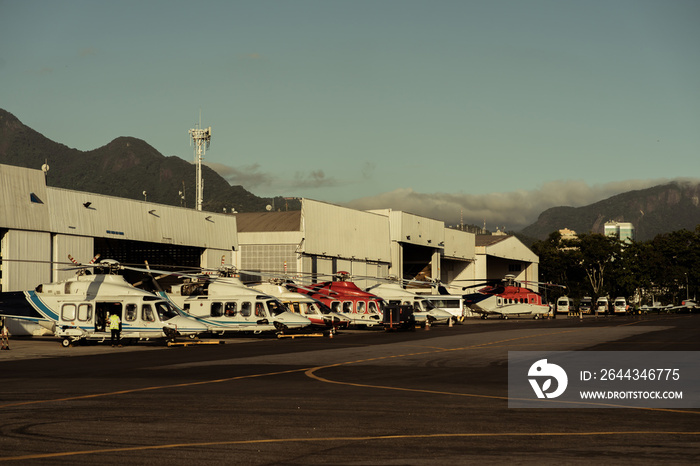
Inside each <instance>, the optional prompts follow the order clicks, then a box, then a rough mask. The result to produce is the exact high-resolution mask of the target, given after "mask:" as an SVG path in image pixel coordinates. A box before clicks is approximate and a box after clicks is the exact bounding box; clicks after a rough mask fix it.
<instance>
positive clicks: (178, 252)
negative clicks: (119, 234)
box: [94, 238, 205, 291]
mask: <svg viewBox="0 0 700 466" xmlns="http://www.w3.org/2000/svg"><path fill="white" fill-rule="evenodd" d="M94 251H95V255H97V254H99V255H100V259H99V260H103V259H112V260H115V261H117V262H119V263H120V264H123V265H129V266H133V267H136V268H139V267H140V268H145V267H146V261H148V266H149V267H151V268H153V269H155V270H165V271H176V270H177V271H187V270H191V271H192V273H198V272H199V271H200V269H199V267H200V266H201V264H202V254H203V253H204V251H205V250H204V249H203V248H200V247H194V246H179V245H173V244H162V243H149V242H144V241H131V240H120V239H114V238H95V239H94ZM122 274H123V275H124V278H125V279H126V280H127V281H128V282H129V283H136V282H138V281H142V280H144V275H146V274H144V273H143V272H138V271H133V270H124V271H123V272H122ZM153 275H154V276H160V275H161V274H160V273H157V272H155V273H154V274H153ZM178 281H179V280H178V278H177V277H162V278H159V280H158V284H159V285H160V286H161V287H165V286H168V285H172V284H175V283H177V282H178ZM143 287H144V288H152V289H151V291H154V290H155V289H156V286H155V285H153V284H152V283H149V282H148V281H147V280H146V281H144V286H143Z"/></svg>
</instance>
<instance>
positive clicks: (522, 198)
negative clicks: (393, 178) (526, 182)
mask: <svg viewBox="0 0 700 466" xmlns="http://www.w3.org/2000/svg"><path fill="white" fill-rule="evenodd" d="M669 181H670V180H667V179H656V180H627V181H617V182H614V183H606V184H602V185H594V186H589V185H587V184H586V183H585V182H583V181H572V180H564V181H551V182H548V183H545V184H544V185H542V186H541V187H540V188H539V189H536V190H531V191H525V190H521V191H512V192H505V193H492V194H479V195H475V194H464V193H456V194H449V193H433V194H426V193H419V192H416V191H414V190H413V189H411V188H402V189H396V190H394V191H390V192H386V193H382V194H379V195H377V196H372V197H363V198H360V199H356V200H353V201H350V202H347V203H345V204H343V205H345V206H347V207H350V208H353V209H358V210H371V209H387V208H390V209H393V210H401V211H404V212H410V213H413V214H416V215H421V216H424V217H428V218H433V219H436V220H442V221H444V222H445V223H446V224H447V225H456V224H459V223H460V218H462V219H463V221H464V223H465V224H473V225H479V226H482V225H483V223H484V222H486V227H487V228H491V229H493V228H495V227H497V226H500V227H506V228H507V229H508V230H516V231H517V230H520V229H522V228H524V227H526V226H528V225H530V224H532V223H534V222H535V221H536V220H537V217H538V216H539V215H540V214H541V213H542V212H543V211H545V210H546V209H549V208H550V207H557V206H572V207H581V206H585V205H588V204H592V203H595V202H598V201H601V200H603V199H607V198H608V197H611V196H614V195H616V194H620V193H624V192H628V191H633V190H637V189H645V188H649V187H652V186H657V185H660V184H665V183H668V182H669Z"/></svg>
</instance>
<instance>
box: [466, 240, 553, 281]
mask: <svg viewBox="0 0 700 466" xmlns="http://www.w3.org/2000/svg"><path fill="white" fill-rule="evenodd" d="M473 268H474V270H473V273H472V275H473V278H486V279H487V280H499V279H503V278H504V277H505V276H506V275H513V276H514V277H515V279H516V280H520V281H524V282H537V280H538V278H539V258H538V257H537V256H536V255H535V254H534V253H533V252H532V251H531V250H530V249H529V248H528V247H527V246H525V245H524V244H523V243H522V242H521V241H520V240H519V239H518V238H516V237H515V236H511V235H507V236H502V235H477V236H476V260H475V262H474V265H473ZM528 287H529V288H532V289H534V290H537V289H538V287H537V285H536V283H532V284H531V286H528Z"/></svg>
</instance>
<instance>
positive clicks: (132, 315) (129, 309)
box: [124, 304, 138, 322]
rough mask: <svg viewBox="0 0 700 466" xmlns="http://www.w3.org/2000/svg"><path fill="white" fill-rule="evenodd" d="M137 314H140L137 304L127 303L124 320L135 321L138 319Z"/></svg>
mask: <svg viewBox="0 0 700 466" xmlns="http://www.w3.org/2000/svg"><path fill="white" fill-rule="evenodd" d="M137 314H138V311H137V309H136V304H127V305H126V314H125V315H124V320H125V321H127V322H133V321H135V320H136V315H137Z"/></svg>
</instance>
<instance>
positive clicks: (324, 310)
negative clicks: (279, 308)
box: [251, 278, 350, 329]
mask: <svg viewBox="0 0 700 466" xmlns="http://www.w3.org/2000/svg"><path fill="white" fill-rule="evenodd" d="M288 282H289V281H288V280H283V279H276V278H273V279H270V280H269V282H268V283H261V284H258V285H251V288H253V289H256V290H258V291H260V292H262V293H265V294H268V295H270V296H275V297H276V298H277V299H279V300H280V301H282V303H284V305H285V306H287V309H289V310H290V311H291V312H294V313H295V314H300V315H303V316H304V317H306V318H307V319H309V320H310V321H311V325H313V326H315V327H324V328H328V327H332V328H334V329H338V328H347V326H348V324H349V323H350V318H349V317H347V316H346V315H343V314H341V313H339V312H335V311H332V310H331V309H330V308H329V307H328V306H326V305H325V304H323V303H322V302H321V301H320V300H318V299H314V298H312V297H310V296H308V295H306V294H302V293H298V292H295V291H291V290H289V289H288V288H287V287H286V286H285V285H286V283H288Z"/></svg>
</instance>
